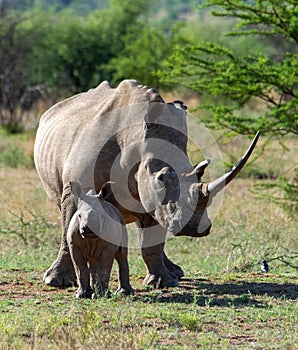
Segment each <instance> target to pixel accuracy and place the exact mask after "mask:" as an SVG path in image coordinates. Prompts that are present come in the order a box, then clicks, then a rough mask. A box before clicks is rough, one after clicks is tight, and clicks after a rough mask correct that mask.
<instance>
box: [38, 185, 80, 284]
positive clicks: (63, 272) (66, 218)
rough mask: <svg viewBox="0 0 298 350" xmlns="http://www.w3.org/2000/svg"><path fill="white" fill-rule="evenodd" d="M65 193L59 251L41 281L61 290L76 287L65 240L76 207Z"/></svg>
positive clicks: (67, 193)
mask: <svg viewBox="0 0 298 350" xmlns="http://www.w3.org/2000/svg"><path fill="white" fill-rule="evenodd" d="M65 192H66V195H64V196H63V197H64V200H63V202H62V206H61V217H62V239H61V246H60V250H59V253H58V257H57V259H56V260H55V261H54V262H53V264H52V266H51V267H50V268H49V269H48V270H47V271H46V272H45V274H44V276H43V281H44V283H45V284H46V285H48V286H52V287H62V288H67V287H72V286H76V285H77V279H76V274H75V270H74V267H73V263H72V260H71V256H70V252H69V248H68V244H67V238H66V237H67V229H68V226H69V222H70V220H71V218H72V216H73V214H74V213H75V211H76V205H75V203H74V201H73V200H72V197H71V196H70V190H69V189H67V190H66V191H65Z"/></svg>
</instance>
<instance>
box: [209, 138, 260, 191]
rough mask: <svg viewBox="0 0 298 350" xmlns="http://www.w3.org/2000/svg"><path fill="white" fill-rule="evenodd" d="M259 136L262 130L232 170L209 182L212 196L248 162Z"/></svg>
mask: <svg viewBox="0 0 298 350" xmlns="http://www.w3.org/2000/svg"><path fill="white" fill-rule="evenodd" d="M259 136H260V131H258V132H257V133H256V135H255V137H254V139H253V140H252V143H251V145H250V146H249V148H248V150H247V151H246V153H245V154H244V156H243V157H242V158H241V159H240V161H239V162H238V163H237V164H236V165H235V166H234V167H233V168H232V170H230V171H229V172H228V173H226V174H224V175H222V176H221V177H219V178H218V179H216V180H214V181H212V182H210V183H209V184H208V192H209V194H210V196H212V197H213V196H215V195H216V194H217V193H218V192H219V191H220V190H222V189H223V188H224V187H225V186H226V185H227V184H228V183H229V182H230V181H232V180H233V179H234V177H235V176H236V175H237V174H238V173H239V172H240V170H241V169H242V168H243V166H244V164H245V163H246V162H247V160H248V158H249V157H250V155H251V153H252V151H253V149H254V148H255V145H256V143H257V141H258V138H259Z"/></svg>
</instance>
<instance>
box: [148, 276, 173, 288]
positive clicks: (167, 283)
mask: <svg viewBox="0 0 298 350" xmlns="http://www.w3.org/2000/svg"><path fill="white" fill-rule="evenodd" d="M144 284H146V285H148V286H152V287H153V288H159V289H161V288H167V287H177V286H178V278H176V277H175V276H173V275H171V276H170V277H167V278H164V277H162V276H160V275H157V274H151V273H148V274H147V276H146V277H145V279H144Z"/></svg>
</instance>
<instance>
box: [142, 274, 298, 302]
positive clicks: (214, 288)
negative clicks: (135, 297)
mask: <svg viewBox="0 0 298 350" xmlns="http://www.w3.org/2000/svg"><path fill="white" fill-rule="evenodd" d="M264 295H266V296H268V297H273V298H276V299H281V298H283V299H286V300H297V299H298V285H297V284H294V283H284V284H279V283H273V282H245V281H244V282H228V283H214V282H212V281H209V280H207V279H190V278H183V279H182V280H181V281H180V283H179V287H178V289H175V291H172V290H170V289H168V290H162V291H160V292H159V293H156V292H148V293H145V295H144V294H143V296H142V299H143V301H144V302H147V303H148V302H152V303H154V302H159V303H185V304H196V305H197V306H208V307H237V308H243V307H257V308H270V305H268V304H267V303H266V302H264V301H260V300H259V299H258V297H261V296H264Z"/></svg>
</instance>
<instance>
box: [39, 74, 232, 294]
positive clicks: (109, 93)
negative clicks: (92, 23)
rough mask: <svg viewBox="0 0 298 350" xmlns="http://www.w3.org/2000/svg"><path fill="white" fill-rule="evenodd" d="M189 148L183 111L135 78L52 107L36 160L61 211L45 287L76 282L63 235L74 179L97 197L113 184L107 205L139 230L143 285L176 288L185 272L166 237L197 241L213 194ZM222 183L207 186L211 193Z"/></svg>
mask: <svg viewBox="0 0 298 350" xmlns="http://www.w3.org/2000/svg"><path fill="white" fill-rule="evenodd" d="M144 105H145V106H146V109H145V110H144V107H143V106H144ZM117 113H118V114H117ZM116 126H117V132H115V131H113V136H111V134H109V133H110V130H114V129H115V128H116ZM152 140H153V141H154V142H152ZM161 141H162V145H161V146H160V145H159V142H161ZM155 146H156V147H155ZM186 146H187V126H186V111H185V109H184V106H183V105H182V104H181V103H178V104H177V103H169V104H166V103H165V102H164V101H163V99H162V98H161V97H160V96H159V95H158V93H157V92H155V91H154V90H152V89H149V88H148V87H145V86H142V85H140V84H139V83H138V82H137V81H134V80H124V81H123V82H121V83H120V84H119V85H118V87H117V88H112V87H111V86H110V85H109V83H107V82H103V83H101V84H100V85H99V86H98V87H97V88H96V89H91V90H89V91H88V92H86V93H82V94H78V95H75V96H73V97H71V98H69V99H66V100H64V101H62V102H60V103H58V104H56V105H54V106H53V107H52V108H50V109H49V110H48V111H47V112H46V113H45V114H44V115H43V116H42V118H41V120H40V123H39V128H38V130H37V134H36V142H35V147H34V159H35V164H36V169H37V172H38V174H39V177H40V179H41V181H42V183H43V185H44V188H45V190H46V192H47V194H48V196H49V198H50V199H52V200H53V201H54V202H56V203H57V205H58V207H59V209H60V211H61V216H62V240H61V247H60V251H59V254H58V258H57V259H56V261H54V263H53V264H52V266H51V267H50V269H49V270H48V271H47V272H46V273H45V275H44V281H45V283H46V284H48V285H52V286H57V287H62V286H64V287H66V286H70V285H73V284H74V282H75V273H74V269H73V264H72V262H71V258H70V254H69V247H68V244H67V240H66V233H67V229H68V226H69V223H70V220H71V218H72V217H73V215H74V213H75V212H76V209H77V208H76V204H75V201H74V199H73V197H72V196H71V191H70V187H69V183H70V181H71V180H79V181H80V182H81V183H82V184H83V185H84V187H86V188H93V189H95V190H96V191H97V192H98V191H99V190H100V188H101V186H102V185H103V184H104V183H106V182H108V181H114V182H115V186H112V188H113V196H112V197H111V199H109V202H111V203H113V204H114V205H115V206H116V207H117V208H118V209H119V211H120V212H121V214H122V216H123V218H124V220H125V222H126V223H131V222H136V223H137V225H138V227H139V236H140V244H141V249H142V256H143V259H144V262H145V264H146V268H147V276H146V278H145V280H144V282H145V283H146V284H148V285H152V286H153V287H155V288H162V287H169V286H177V285H178V279H179V278H180V277H182V276H183V271H182V269H181V268H180V267H179V266H177V265H175V264H174V263H173V262H172V261H171V260H170V259H168V257H167V256H166V254H165V252H164V241H165V236H166V233H167V232H170V233H172V234H174V235H188V236H193V237H201V236H205V235H208V234H209V232H210V228H211V221H210V220H209V218H208V216H207V212H206V208H207V206H208V205H209V204H210V203H211V200H212V195H211V194H210V191H209V189H208V184H206V183H203V182H202V181H201V176H202V175H203V173H204V170H205V168H206V166H207V165H208V162H207V163H206V162H203V163H201V164H199V165H198V166H197V167H195V168H194V167H193V166H192V165H191V163H190V161H189V159H188V156H187V153H186ZM229 181H230V180H229ZM223 182H224V181H222V180H221V182H220V184H219V185H218V184H217V185H216V186H213V187H212V188H214V189H215V190H214V193H215V192H217V191H218V189H221V188H222V187H223V186H221V183H223Z"/></svg>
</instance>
